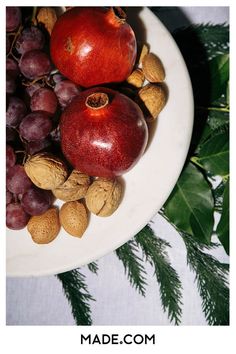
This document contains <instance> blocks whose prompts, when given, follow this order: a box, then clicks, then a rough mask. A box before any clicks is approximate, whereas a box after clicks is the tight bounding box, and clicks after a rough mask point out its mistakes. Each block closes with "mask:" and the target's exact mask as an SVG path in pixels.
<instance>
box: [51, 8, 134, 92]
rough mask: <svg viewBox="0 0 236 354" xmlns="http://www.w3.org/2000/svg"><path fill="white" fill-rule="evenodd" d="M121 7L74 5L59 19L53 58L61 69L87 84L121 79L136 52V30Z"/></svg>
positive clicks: (124, 77) (67, 75) (54, 29)
mask: <svg viewBox="0 0 236 354" xmlns="http://www.w3.org/2000/svg"><path fill="white" fill-rule="evenodd" d="M125 19H126V15H125V13H124V11H123V10H122V9H121V8H112V7H111V8H109V9H107V8H105V7H74V8H72V9H70V10H68V11H67V12H65V13H64V14H63V15H62V16H60V17H59V19H58V20H57V22H56V24H55V26H54V28H53V31H52V35H51V41H50V50H51V58H52V60H53V62H54V64H55V66H56V67H57V68H58V70H59V71H60V72H61V73H62V74H63V75H64V76H66V77H67V78H69V79H70V80H71V81H74V82H75V83H76V84H78V85H80V86H83V87H85V88H88V87H91V86H96V85H100V84H106V83H113V82H122V81H124V80H126V79H127V77H128V76H129V75H130V73H131V71H132V69H133V66H134V63H135V59H136V54H137V45H136V39H135V35H134V32H133V30H132V28H131V27H130V25H129V24H128V23H127V22H126V20H125Z"/></svg>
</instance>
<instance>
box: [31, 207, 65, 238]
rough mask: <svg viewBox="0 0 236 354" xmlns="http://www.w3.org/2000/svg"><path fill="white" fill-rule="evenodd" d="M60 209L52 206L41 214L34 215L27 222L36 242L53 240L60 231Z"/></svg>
mask: <svg viewBox="0 0 236 354" xmlns="http://www.w3.org/2000/svg"><path fill="white" fill-rule="evenodd" d="M60 227H61V226H60V222H59V217H58V210H57V209H56V208H50V209H48V210H47V211H46V212H45V213H43V214H41V215H36V216H32V217H31V218H30V220H29V222H28V224H27V229H28V231H29V233H30V235H31V237H32V240H33V241H34V242H35V243H40V244H44V243H49V242H52V241H53V240H54V239H55V238H56V237H57V235H58V233H59V231H60Z"/></svg>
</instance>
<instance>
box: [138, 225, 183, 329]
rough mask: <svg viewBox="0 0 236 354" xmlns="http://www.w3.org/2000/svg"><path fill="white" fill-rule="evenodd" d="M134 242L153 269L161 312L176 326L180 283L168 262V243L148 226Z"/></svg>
mask: <svg viewBox="0 0 236 354" xmlns="http://www.w3.org/2000/svg"><path fill="white" fill-rule="evenodd" d="M135 240H136V242H137V244H138V245H139V246H140V247H141V249H142V251H143V256H144V258H145V259H146V261H147V262H149V263H150V264H151V265H152V266H153V268H154V274H155V276H156V279H157V282H158V283H159V286H160V296H161V301H162V306H163V310H164V311H167V313H168V318H169V319H170V321H173V322H174V323H175V324H176V325H178V324H179V323H180V321H181V314H182V309H181V305H182V302H181V298H182V293H181V289H182V286H181V282H180V279H179V277H178V274H177V273H176V271H175V270H174V269H173V268H172V266H171V265H170V262H169V258H168V254H167V252H166V248H167V247H170V245H169V244H168V242H166V241H164V240H162V239H161V238H159V237H156V236H155V234H154V232H153V230H152V229H151V227H150V226H148V225H147V226H146V227H145V228H143V229H142V230H141V231H140V232H139V233H138V234H137V235H136V236H135Z"/></svg>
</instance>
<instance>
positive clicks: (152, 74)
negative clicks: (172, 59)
mask: <svg viewBox="0 0 236 354" xmlns="http://www.w3.org/2000/svg"><path fill="white" fill-rule="evenodd" d="M142 68H143V73H144V76H145V78H146V79H147V80H148V81H149V82H152V83H155V82H162V81H164V79H165V70H164V67H163V65H162V62H161V60H160V59H159V58H158V57H157V56H156V55H155V54H153V53H149V54H147V55H145V57H144V58H143V61H142Z"/></svg>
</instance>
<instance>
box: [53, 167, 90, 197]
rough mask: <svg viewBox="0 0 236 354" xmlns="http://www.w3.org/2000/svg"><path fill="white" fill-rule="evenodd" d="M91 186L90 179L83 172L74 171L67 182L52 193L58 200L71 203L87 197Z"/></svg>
mask: <svg viewBox="0 0 236 354" xmlns="http://www.w3.org/2000/svg"><path fill="white" fill-rule="evenodd" d="M89 185H90V177H89V176H88V175H86V174H84V173H82V172H79V171H76V170H73V171H72V172H71V174H70V176H69V177H68V178H67V180H66V181H65V182H64V183H63V184H62V185H60V186H59V187H58V188H56V189H54V190H53V191H52V192H53V194H54V195H55V197H56V198H58V199H61V200H63V201H64V202H71V201H74V200H79V199H81V198H84V197H85V194H86V192H87V190H88V187H89Z"/></svg>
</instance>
